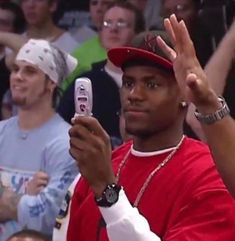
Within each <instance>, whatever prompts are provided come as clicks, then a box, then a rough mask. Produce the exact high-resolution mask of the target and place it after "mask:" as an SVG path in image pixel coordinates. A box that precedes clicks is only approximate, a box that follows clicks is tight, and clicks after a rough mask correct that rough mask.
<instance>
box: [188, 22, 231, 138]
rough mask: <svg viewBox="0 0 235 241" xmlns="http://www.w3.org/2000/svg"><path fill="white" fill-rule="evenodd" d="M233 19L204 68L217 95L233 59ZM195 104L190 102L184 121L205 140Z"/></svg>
mask: <svg viewBox="0 0 235 241" xmlns="http://www.w3.org/2000/svg"><path fill="white" fill-rule="evenodd" d="M234 43H235V21H234V22H233V24H232V25H231V27H230V29H229V30H228V32H227V33H226V34H225V36H224V37H223V39H222V40H221V42H220V44H219V46H218V48H217V49H216V51H215V52H214V53H213V55H212V56H211V58H210V60H209V61H208V63H207V64H206V66H205V68H204V70H205V73H206V75H207V79H208V82H209V84H210V86H211V88H212V89H213V90H214V91H215V92H216V94H218V95H222V94H223V92H224V88H225V85H226V79H227V76H228V73H229V71H230V69H231V67H232V63H233V59H234V56H235V45H234ZM194 112H195V106H194V105H192V104H190V106H189V109H188V113H187V117H186V121H187V123H188V124H189V125H190V126H191V128H192V129H193V131H194V132H195V134H196V135H197V136H198V137H199V138H200V139H201V140H203V141H205V142H206V138H205V134H204V132H203V129H202V127H201V125H200V123H199V122H198V120H197V119H196V118H195V116H194Z"/></svg>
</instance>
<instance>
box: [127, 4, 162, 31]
mask: <svg viewBox="0 0 235 241" xmlns="http://www.w3.org/2000/svg"><path fill="white" fill-rule="evenodd" d="M128 1H129V2H131V3H132V4H133V5H135V6H136V7H137V8H139V9H140V10H141V11H142V12H143V14H144V18H145V23H146V29H147V30H149V29H151V28H152V27H153V26H154V27H155V28H156V27H157V26H158V28H160V27H161V24H162V18H161V14H160V11H161V0H128Z"/></svg>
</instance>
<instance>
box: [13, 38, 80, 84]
mask: <svg viewBox="0 0 235 241" xmlns="http://www.w3.org/2000/svg"><path fill="white" fill-rule="evenodd" d="M16 60H24V61H27V62H29V63H31V64H33V65H36V66H37V67H38V68H39V69H40V70H42V71H43V72H44V73H45V74H46V75H48V76H49V78H50V79H51V80H52V81H54V82H55V83H56V84H58V85H59V84H60V83H61V81H63V79H65V78H66V77H67V76H68V75H69V74H70V73H72V72H73V71H74V69H75V68H76V66H77V59H75V58H74V57H72V56H71V55H70V54H68V53H66V52H63V51H62V50H60V49H58V48H57V47H55V46H53V45H52V44H50V43H49V42H48V41H46V40H41V39H40V40H36V39H30V40H29V41H28V42H27V43H26V44H24V45H23V46H22V47H21V49H20V50H19V52H18V54H17V56H16Z"/></svg>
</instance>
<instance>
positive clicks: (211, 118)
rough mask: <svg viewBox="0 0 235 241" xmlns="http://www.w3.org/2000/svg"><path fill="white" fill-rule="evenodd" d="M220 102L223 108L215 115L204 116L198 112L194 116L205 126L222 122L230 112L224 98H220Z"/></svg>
mask: <svg viewBox="0 0 235 241" xmlns="http://www.w3.org/2000/svg"><path fill="white" fill-rule="evenodd" d="M218 100H219V101H220V103H221V104H222V107H221V108H220V109H218V110H217V111H216V112H214V113H211V114H205V115H204V114H202V113H200V112H198V111H197V110H196V111H195V112H194V115H195V117H196V118H197V120H199V121H200V122H201V123H203V124H207V125H210V124H213V123H215V122H216V121H219V120H222V119H223V118H224V117H225V116H227V115H229V113H230V110H229V108H228V105H227V103H226V101H225V99H224V98H223V97H218Z"/></svg>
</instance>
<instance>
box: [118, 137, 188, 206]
mask: <svg viewBox="0 0 235 241" xmlns="http://www.w3.org/2000/svg"><path fill="white" fill-rule="evenodd" d="M183 140H184V136H183V137H182V138H181V140H180V142H179V143H178V144H177V146H176V147H175V149H174V150H172V151H171V152H170V154H169V155H168V156H167V157H166V158H165V159H164V160H163V161H162V162H161V163H160V164H159V165H157V167H156V168H155V169H154V170H153V171H152V172H151V173H150V174H149V175H148V177H147V178H146V180H145V182H144V184H143V185H142V187H141V188H140V191H139V192H138V194H137V196H136V199H135V202H134V207H137V206H138V204H139V202H140V200H141V198H142V196H143V194H144V192H145V190H146V188H147V187H148V185H149V183H150V181H151V180H152V178H153V177H154V175H155V174H156V173H157V172H158V171H159V170H160V169H161V168H162V167H164V166H165V165H166V164H167V163H168V162H169V161H170V160H171V158H172V157H173V156H174V154H175V153H176V152H177V151H178V150H179V148H180V146H181V144H182V142H183ZM130 152H131V149H129V150H128V152H127V153H126V155H125V156H124V158H123V160H122V161H121V163H120V165H119V167H118V171H117V175H116V179H117V183H118V182H119V179H120V174H121V170H122V168H123V167H124V165H125V164H126V162H127V158H128V157H129V154H130Z"/></svg>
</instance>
